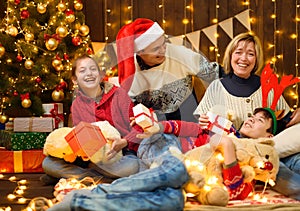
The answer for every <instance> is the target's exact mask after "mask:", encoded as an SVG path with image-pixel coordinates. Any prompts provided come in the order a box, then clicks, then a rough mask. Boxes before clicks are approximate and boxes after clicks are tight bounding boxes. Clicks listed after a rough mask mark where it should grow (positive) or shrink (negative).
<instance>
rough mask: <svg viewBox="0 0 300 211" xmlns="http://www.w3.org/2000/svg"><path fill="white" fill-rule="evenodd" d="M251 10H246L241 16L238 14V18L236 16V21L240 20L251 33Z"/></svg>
mask: <svg viewBox="0 0 300 211" xmlns="http://www.w3.org/2000/svg"><path fill="white" fill-rule="evenodd" d="M249 13H250V10H249V9H248V10H245V11H244V12H241V13H239V14H237V15H236V16H234V17H235V18H236V19H238V20H239V21H240V22H241V24H243V25H244V26H245V27H246V28H247V29H248V31H251V24H250V14H249Z"/></svg>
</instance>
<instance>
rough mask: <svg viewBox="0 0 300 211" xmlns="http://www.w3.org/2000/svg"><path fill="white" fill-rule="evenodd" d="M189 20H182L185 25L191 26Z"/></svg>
mask: <svg viewBox="0 0 300 211" xmlns="http://www.w3.org/2000/svg"><path fill="white" fill-rule="evenodd" d="M189 22H190V21H189V19H187V18H184V19H182V23H183V24H184V25H187V24H189Z"/></svg>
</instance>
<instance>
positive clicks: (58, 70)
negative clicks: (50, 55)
mask: <svg viewBox="0 0 300 211" xmlns="http://www.w3.org/2000/svg"><path fill="white" fill-rule="evenodd" d="M54 69H55V70H56V71H57V72H60V71H63V70H64V65H63V64H60V65H58V66H56V67H54Z"/></svg>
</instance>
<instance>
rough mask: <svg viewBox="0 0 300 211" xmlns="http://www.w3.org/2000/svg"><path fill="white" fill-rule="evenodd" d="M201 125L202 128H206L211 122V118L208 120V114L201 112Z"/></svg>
mask: <svg viewBox="0 0 300 211" xmlns="http://www.w3.org/2000/svg"><path fill="white" fill-rule="evenodd" d="M198 121H199V125H200V127H201V128H202V129H206V128H207V126H208V124H209V120H208V116H207V115H206V114H201V115H200V117H199V119H198Z"/></svg>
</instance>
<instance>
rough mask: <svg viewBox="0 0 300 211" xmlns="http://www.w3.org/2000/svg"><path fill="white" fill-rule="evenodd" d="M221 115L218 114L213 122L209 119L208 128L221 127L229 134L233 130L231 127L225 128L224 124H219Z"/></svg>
mask: <svg viewBox="0 0 300 211" xmlns="http://www.w3.org/2000/svg"><path fill="white" fill-rule="evenodd" d="M219 117H220V116H219V115H217V116H216V117H215V119H214V121H213V122H211V121H209V122H208V126H207V129H208V130H212V128H213V127H217V128H220V129H221V130H223V131H225V132H226V133H227V134H229V133H230V132H231V131H230V129H227V128H224V127H223V126H222V125H220V124H219V122H218V119H219Z"/></svg>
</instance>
